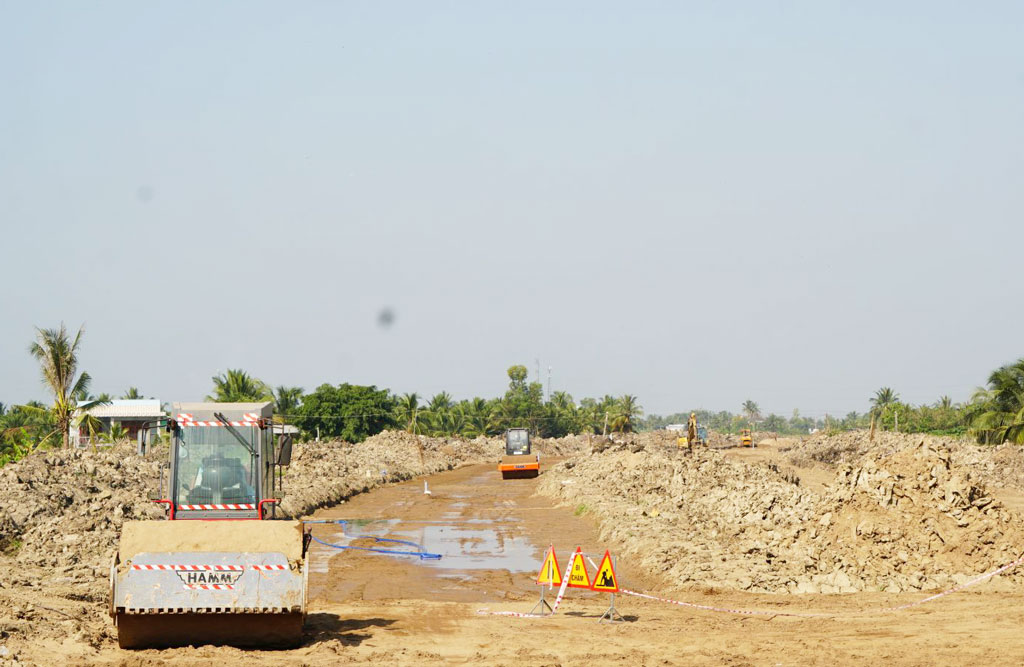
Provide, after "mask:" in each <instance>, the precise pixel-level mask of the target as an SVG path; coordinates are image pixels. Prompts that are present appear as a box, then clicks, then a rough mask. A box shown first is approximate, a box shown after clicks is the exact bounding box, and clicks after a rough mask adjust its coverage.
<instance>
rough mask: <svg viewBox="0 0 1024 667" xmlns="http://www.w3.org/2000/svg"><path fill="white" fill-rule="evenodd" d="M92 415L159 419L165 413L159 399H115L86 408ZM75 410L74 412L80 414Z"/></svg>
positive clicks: (113, 417)
mask: <svg viewBox="0 0 1024 667" xmlns="http://www.w3.org/2000/svg"><path fill="white" fill-rule="evenodd" d="M87 412H88V413H89V414H91V415H92V416H93V417H104V418H111V419H159V418H160V417H166V416H167V414H166V413H165V412H164V411H163V410H161V409H160V401H157V400H153V399H116V400H113V401H110V402H109V403H105V404H103V405H97V406H96V407H94V408H90V409H89V410H87ZM81 413H82V411H81V410H76V411H75V414H81Z"/></svg>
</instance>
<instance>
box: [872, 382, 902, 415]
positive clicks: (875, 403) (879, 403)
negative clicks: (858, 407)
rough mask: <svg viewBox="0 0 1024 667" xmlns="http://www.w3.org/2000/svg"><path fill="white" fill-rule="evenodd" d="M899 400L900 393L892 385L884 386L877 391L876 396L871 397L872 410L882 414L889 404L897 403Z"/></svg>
mask: <svg viewBox="0 0 1024 667" xmlns="http://www.w3.org/2000/svg"><path fill="white" fill-rule="evenodd" d="M899 400H900V397H899V394H897V393H896V392H894V391H893V390H892V389H891V388H890V387H882V388H881V389H879V390H878V391H876V392H875V395H874V397H873V398H872V399H871V411H872V412H873V413H875V414H876V415H880V414H882V411H883V410H885V408H886V407H887V406H889V405H892V404H893V403H897V402H899Z"/></svg>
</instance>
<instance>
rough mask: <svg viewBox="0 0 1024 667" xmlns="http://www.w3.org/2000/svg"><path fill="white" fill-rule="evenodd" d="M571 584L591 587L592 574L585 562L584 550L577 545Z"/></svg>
mask: <svg viewBox="0 0 1024 667" xmlns="http://www.w3.org/2000/svg"><path fill="white" fill-rule="evenodd" d="M569 586H571V587H572V588H590V574H589V573H588V572H587V564H586V563H585V562H583V552H582V551H581V550H580V548H579V547H576V553H574V554H573V555H572V570H570V571H569Z"/></svg>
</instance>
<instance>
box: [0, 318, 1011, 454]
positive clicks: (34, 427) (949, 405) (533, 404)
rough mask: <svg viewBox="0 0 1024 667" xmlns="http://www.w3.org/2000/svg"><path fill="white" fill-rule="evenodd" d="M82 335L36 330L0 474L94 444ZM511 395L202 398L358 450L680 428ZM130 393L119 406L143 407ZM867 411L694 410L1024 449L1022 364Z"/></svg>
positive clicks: (881, 402) (605, 406) (718, 422)
mask: <svg viewBox="0 0 1024 667" xmlns="http://www.w3.org/2000/svg"><path fill="white" fill-rule="evenodd" d="M82 335H83V330H82V329H81V328H80V329H79V330H78V331H77V332H76V333H75V334H74V335H72V334H71V333H70V332H69V331H68V330H67V328H66V327H65V326H64V324H63V323H62V324H61V325H60V326H59V327H57V328H53V329H36V336H35V340H34V341H32V343H31V344H30V346H29V348H28V352H29V354H30V355H31V356H32V357H33V358H34V359H35V360H36V361H37V362H38V364H39V369H40V373H41V376H42V380H43V384H44V386H45V387H46V388H47V390H48V392H49V393H50V395H51V397H52V402H51V403H50V404H49V405H47V404H44V403H41V402H37V401H27V402H25V403H22V404H17V405H10V404H4V403H0V465H2V464H4V463H7V462H9V461H13V460H17V459H19V458H21V457H23V456H25V455H27V454H28V453H30V452H32V451H33V450H35V449H37V448H40V447H44V448H45V447H58V446H62V447H67V446H69V438H68V431H69V428H70V427H71V426H72V425H73V424H74V425H76V426H77V427H78V428H81V429H82V430H83V431H85V432H86V433H88V434H90V435H97V432H98V430H97V427H98V423H97V420H95V418H92V417H91V416H90V415H89V414H88V412H87V411H88V410H89V409H90V408H93V407H96V406H98V405H102V404H104V403H106V402H108V401H110V400H111V396H110V395H109V394H106V393H102V394H99V395H94V394H91V393H90V384H91V377H90V376H89V374H88V373H87V372H84V371H79V368H78V353H79V349H80V347H81V344H82ZM507 375H508V389H507V390H506V391H505V393H504V394H503V395H502V396H497V397H492V398H483V397H473V398H469V399H461V400H455V399H454V398H453V397H452V396H451V395H450V394H448V393H447V392H440V393H438V394H435V395H434V396H431V397H429V398H426V397H422V396H420V395H419V394H417V393H405V394H401V395H396V394H393V393H392V392H391V391H389V390H388V389H382V388H378V387H376V386H372V385H371V386H363V385H354V384H348V383H342V384H337V385H332V384H322V385H320V386H319V387H317V388H316V389H314V390H312V391H310V392H306V391H305V390H304V389H302V388H301V387H294V386H284V385H281V386H277V387H271V386H270V385H268V384H267V383H265V382H263V381H261V380H259V379H258V378H256V377H254V376H252V375H250V374H248V373H247V372H245V371H244V370H242V369H230V370H228V371H227V372H226V373H223V374H220V375H217V376H214V377H213V378H212V382H213V386H212V389H211V392H210V394H209V395H208V396H207V399H208V400H211V401H221V402H247V401H264V400H266V401H272V402H273V403H274V406H275V413H276V415H277V417H276V418H277V419H279V420H280V421H283V422H287V423H291V424H294V425H295V426H297V427H298V428H299V429H300V430H301V431H302V433H303V434H304V436H305V437H307V438H308V437H314V436H316V435H319V436H320V437H338V438H344V439H346V440H349V441H351V442H359V441H362V440H364V439H365V438H367V437H369V436H371V435H373V434H375V433H379V432H380V431H382V430H384V429H387V428H397V429H404V430H406V431H408V432H410V433H417V434H426V435H433V436H464V437H475V436H479V435H498V434H500V433H502V432H503V431H504V430H505V429H507V428H510V427H520V426H525V427H527V428H529V429H531V431H532V432H533V433H535V434H537V435H539V436H542V437H561V436H564V435H567V434H570V433H577V434H584V433H594V434H601V433H628V432H632V431H637V430H652V429H659V428H664V427H665V426H667V425H668V424H673V423H679V424H685V423H686V421H687V418H688V416H689V413H688V412H680V413H675V414H670V415H667V416H660V415H648V416H646V417H644V411H643V409H642V407H641V406H640V404H639V401H638V400H637V397H636V396H633V395H630V394H626V395H622V396H611V395H605V396H603V397H600V398H582V399H580V400H578V401H577V400H576V399H574V398H573V397H572V396H571V395H570V394H568V393H566V392H562V391H556V392H553V393H552V394H551V395H550V396H548V397H547V398H545V397H544V392H543V388H542V386H541V384H540V383H539V382H529V381H528V379H527V371H526V367H525V366H521V365H515V366H511V367H510V368H509V369H508V371H507ZM141 397H142V394H141V392H140V391H139V390H138V388H136V387H129V388H128V389H127V390H126V391H125V392H124V393H123V394H122V398H141ZM869 405H870V407H869V410H868V411H867V412H865V413H857V412H850V413H848V414H846V415H844V416H842V417H839V416H836V417H832V416H826V417H824V418H809V417H804V416H801V415H800V413H799V411H798V410H793V413H792V415H791V416H789V417H788V418H787V417H783V416H781V415H777V414H768V415H762V414H761V409H760V407H759V406H758V404H757V403H756V402H754V401H753V400H747V401H745V402H744V403H743V405H742V406H741V409H740V411H739V412H737V413H732V412H729V411H720V412H713V411H709V410H694V412H696V413H697V418H698V420H699V421H700V422H701V423H702V424H703V425H705V426H707V427H709V428H711V429H712V430H715V431H720V432H724V433H736V432H738V431H739V430H740V429H743V428H753V429H758V430H764V431H774V432H777V433H779V434H782V435H789V434H792V435H803V434H806V433H809V432H811V431H813V430H815V429H818V430H821V429H825V430H849V429H860V428H869V427H871V426H872V425H873V426H874V427H876V428H878V429H881V430H897V429H898V430H900V431H905V432H918V433H936V434H945V435H970V436H971V437H973V438H975V439H976V440H977V441H978V442H979V443H984V444H998V443H1002V442H1011V443H1017V444H1024V358H1022V359H1019V360H1017V361H1016V362H1013V363H1011V364H1007V365H1005V366H1002V367H1000V368H998V369H996V370H994V371H992V373H991V374H990V375H989V377H988V380H987V383H986V386H985V387H981V388H979V389H978V390H977V391H976V392H975V393H974V394H973V395H972V397H971V399H970V400H969V401H968V402H966V403H955V402H953V401H952V400H951V399H950V398H949V397H948V396H942V397H940V398H939V399H938V400H936V401H935V402H934V403H931V404H922V405H910V404H908V403H906V402H904V401H901V400H900V397H899V395H898V394H897V393H896V391H894V390H893V389H892V388H890V387H882V388H880V389H879V390H878V391H876V392H875V395H874V396H872V397H871V398H870V400H869ZM123 434H124V431H123V430H121V429H119V428H118V427H117V426H116V425H115V426H114V427H113V428H112V429H110V431H109V432H107V433H105V434H103V437H107V438H109V439H116V438H117V437H122V436H123Z"/></svg>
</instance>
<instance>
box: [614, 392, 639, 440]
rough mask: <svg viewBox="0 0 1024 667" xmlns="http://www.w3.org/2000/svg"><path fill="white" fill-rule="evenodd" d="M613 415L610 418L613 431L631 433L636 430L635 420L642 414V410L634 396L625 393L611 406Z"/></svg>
mask: <svg viewBox="0 0 1024 667" xmlns="http://www.w3.org/2000/svg"><path fill="white" fill-rule="evenodd" d="M612 410H613V411H614V413H613V414H614V416H613V417H612V420H611V427H612V430H613V431H616V432H618V433H632V432H633V431H634V430H636V422H637V420H639V419H640V417H642V416H643V414H644V411H643V409H642V408H641V407H640V404H639V403H637V398H636V396H631V395H629V394H626V395H625V396H623V397H622V398H620V399H618V400H617V401H616V402H615V406H614V407H613V408H612Z"/></svg>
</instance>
